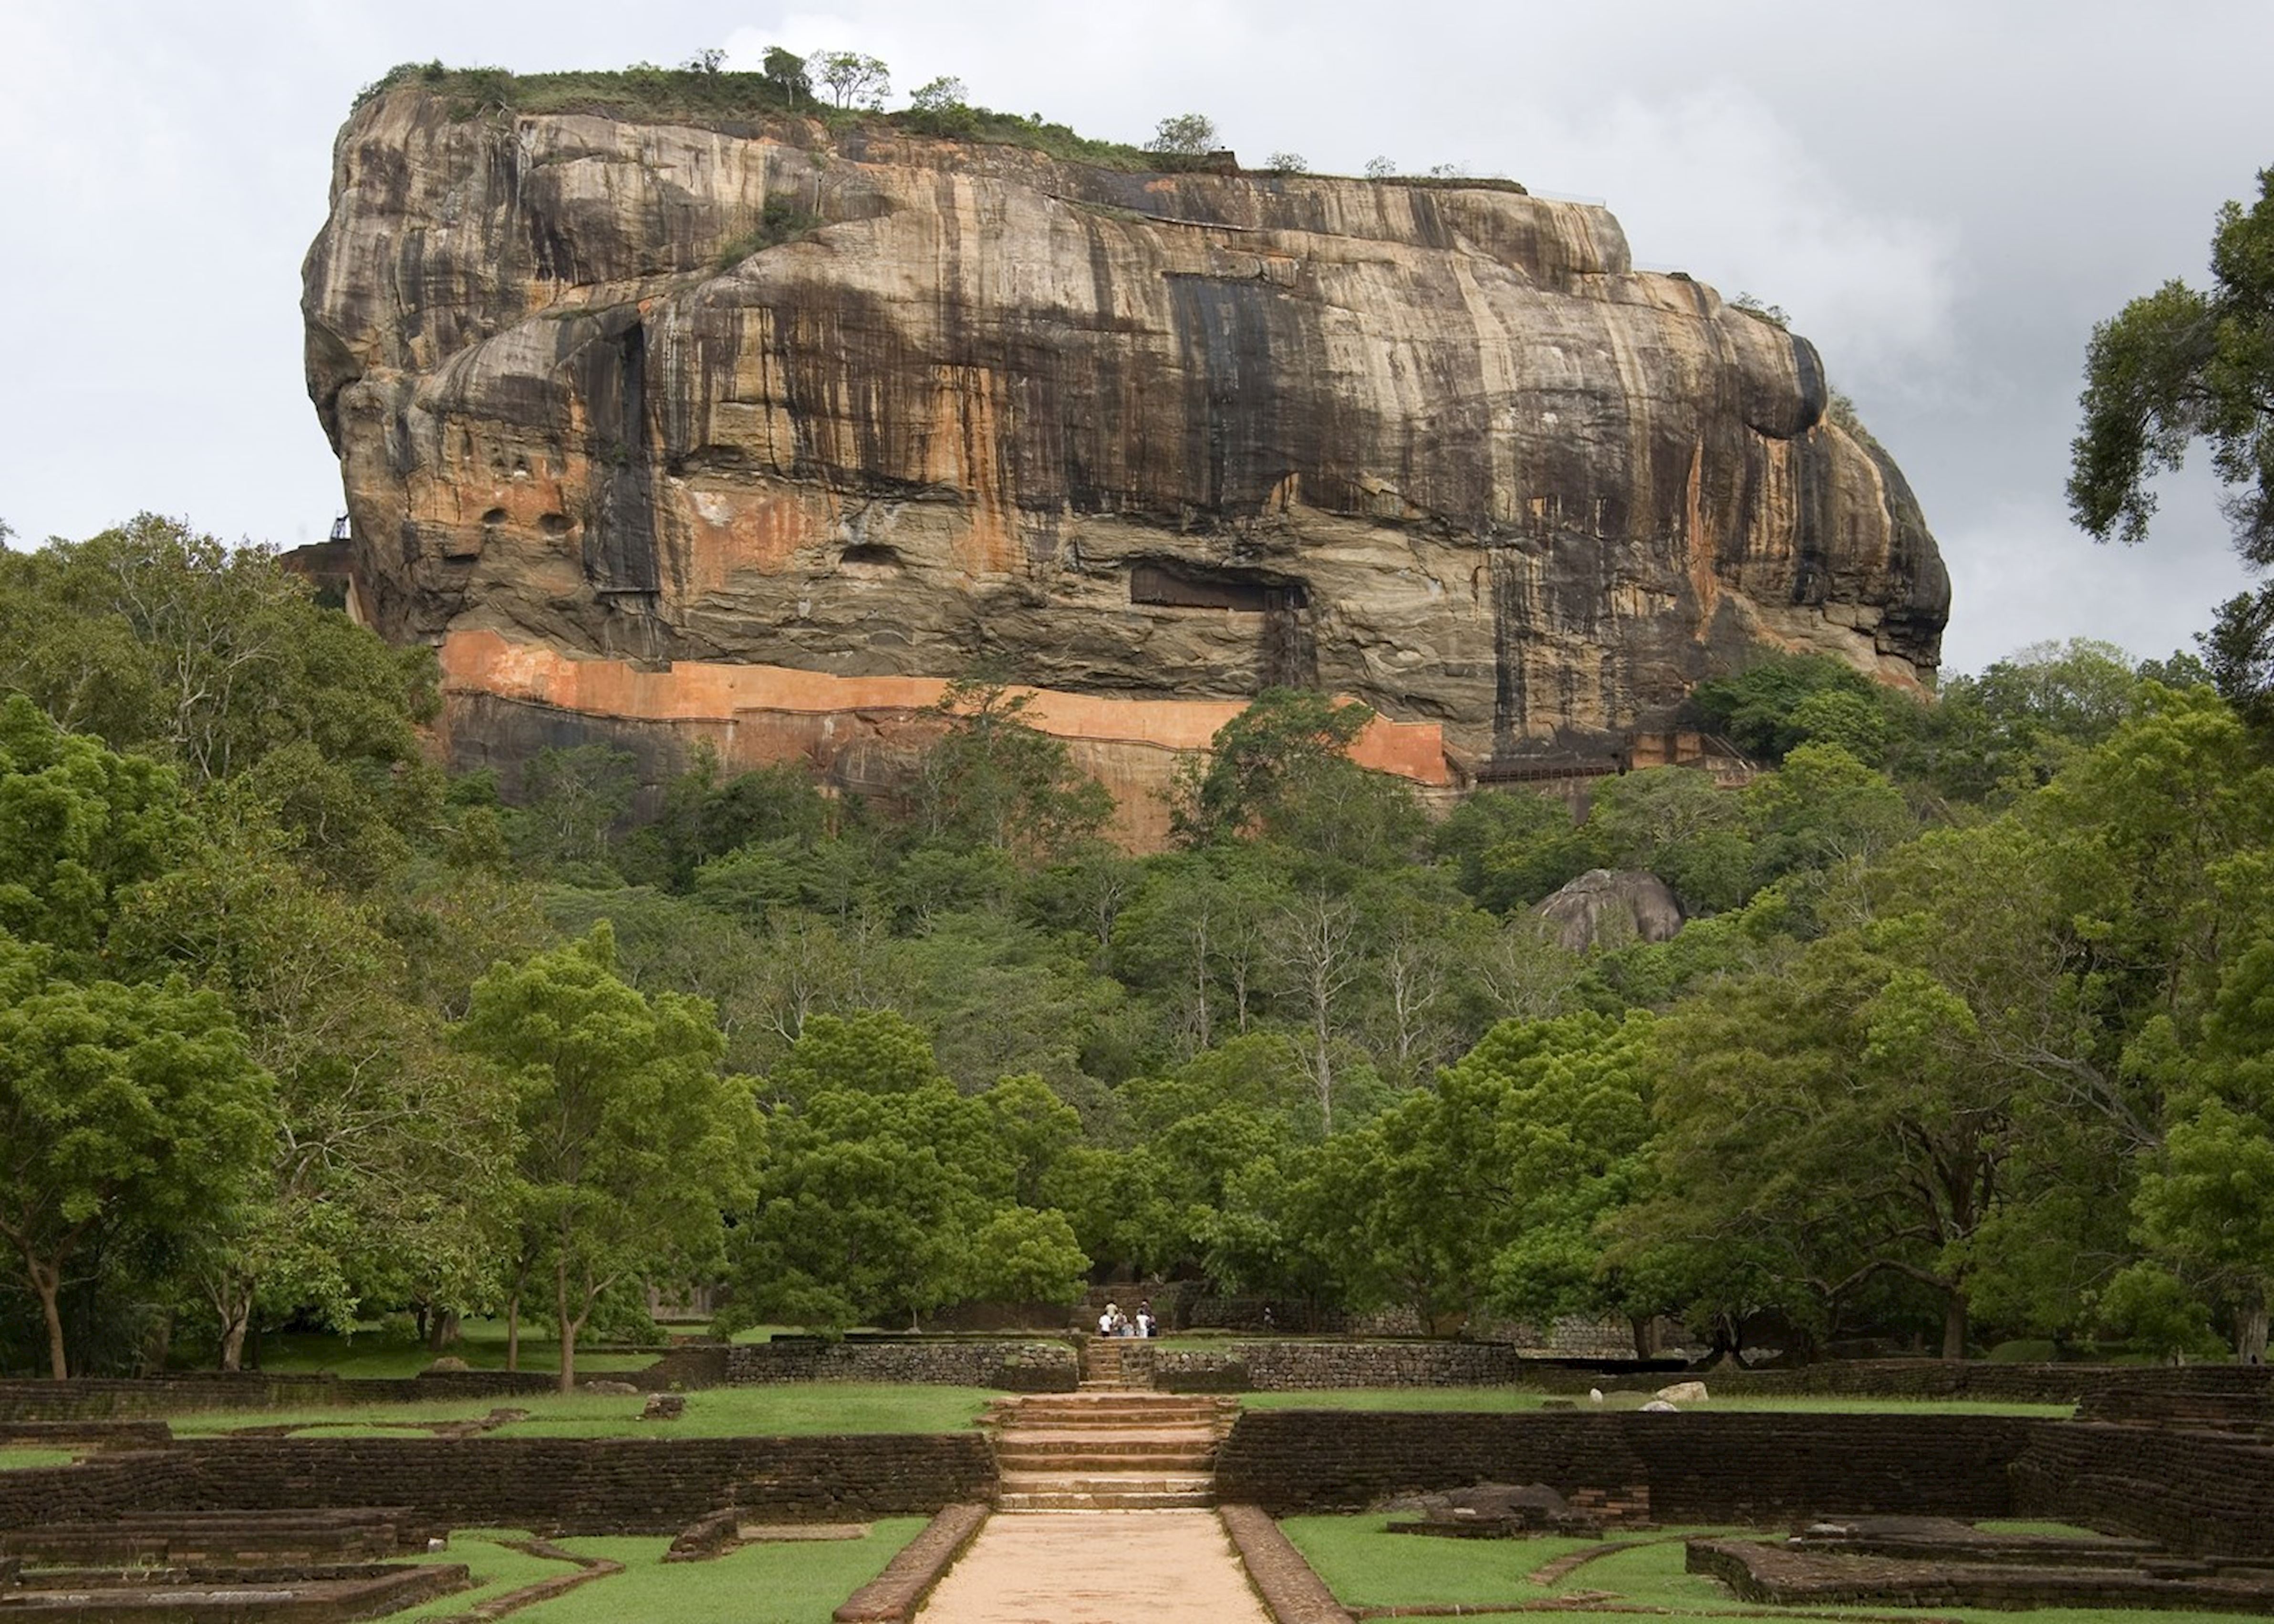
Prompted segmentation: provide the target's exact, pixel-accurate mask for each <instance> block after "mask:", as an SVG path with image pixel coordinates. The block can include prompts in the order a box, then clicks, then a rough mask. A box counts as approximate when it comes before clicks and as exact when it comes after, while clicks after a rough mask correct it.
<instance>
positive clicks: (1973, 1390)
mask: <svg viewBox="0 0 2274 1624" xmlns="http://www.w3.org/2000/svg"><path fill="white" fill-rule="evenodd" d="M1693 1373H1694V1375H1695V1377H1696V1379H1697V1380H1701V1381H1703V1382H1704V1383H1705V1384H1706V1387H1708V1388H1709V1389H1710V1390H1712V1391H1713V1392H1715V1393H1724V1394H1728V1395H1730V1396H1732V1397H1735V1396H1737V1395H1744V1396H1747V1397H1761V1398H1772V1397H1777V1396H1781V1395H1791V1396H1824V1397H1852V1398H1975V1399H1988V1400H1993V1401H1997V1402H2009V1403H2034V1404H2074V1403H2078V1402H2082V1401H2085V1400H2087V1399H2088V1398H2089V1397H2090V1395H2094V1394H2097V1393H2099V1392H2101V1391H2103V1390H2105V1389H2107V1388H2111V1387H2125V1388H2127V1389H2142V1390H2149V1391H2162V1390H2167V1389H2168V1390H2174V1391H2183V1390H2187V1388H2188V1387H2190V1386H2191V1385H2192V1384H2201V1385H2202V1387H2204V1388H2205V1389H2206V1390H2220V1389H2222V1388H2223V1387H2225V1386H2231V1385H2236V1384H2240V1385H2241V1386H2248V1385H2249V1384H2252V1383H2256V1384H2258V1385H2260V1386H2262V1387H2263V1383H2264V1381H2265V1378H2266V1372H2263V1371H2260V1372H2252V1371H2251V1370H2249V1369H2248V1367H2245V1366H2242V1365H2187V1366H2183V1367H2172V1366H2162V1367H2157V1366H2151V1365H1993V1364H1991V1363H1989V1362H1988V1361H1986V1360H1981V1359H1971V1360H1967V1359H1832V1360H1826V1362H1824V1363H1823V1364H1820V1365H1801V1366H1799V1367H1798V1368H1796V1369H1794V1370H1755V1371H1742V1370H1705V1371H1698V1372H1693ZM1689 1379H1690V1377H1689V1376H1688V1375H1684V1374H1679V1373H1675V1374H1669V1373H1666V1372H1656V1371H1653V1372H1624V1371H1620V1370H1616V1369H1608V1370H1607V1369H1600V1368H1595V1369H1591V1368H1585V1367H1577V1366H1571V1365H1545V1364H1539V1363H1532V1364H1528V1365H1526V1366H1525V1373H1524V1377H1523V1381H1524V1385H1525V1386H1526V1387H1536V1388H1539V1389H1540V1390H1542V1391H1545V1392H1549V1393H1573V1394H1577V1393H1584V1392H1585V1391H1586V1390H1587V1389H1588V1388H1589V1387H1601V1388H1603V1389H1604V1390H1605V1391H1607V1392H1608V1391H1610V1390H1612V1389H1614V1388H1628V1389H1632V1390H1637V1391H1655V1390H1656V1389H1657V1388H1660V1387H1664V1386H1666V1385H1667V1384H1668V1382H1672V1381H1682V1380H1689Z"/></svg>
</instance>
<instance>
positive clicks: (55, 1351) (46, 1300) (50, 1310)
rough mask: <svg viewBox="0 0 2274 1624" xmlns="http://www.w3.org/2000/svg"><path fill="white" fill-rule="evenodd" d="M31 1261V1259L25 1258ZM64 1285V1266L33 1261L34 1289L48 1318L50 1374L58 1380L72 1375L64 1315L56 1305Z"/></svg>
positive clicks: (41, 1309)
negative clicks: (57, 1294) (67, 1352)
mask: <svg viewBox="0 0 2274 1624" xmlns="http://www.w3.org/2000/svg"><path fill="white" fill-rule="evenodd" d="M25 1260H26V1262H31V1261H32V1260H31V1259H28V1258H27V1259H25ZM62 1285H63V1266H62V1265H60V1264H57V1265H56V1267H52V1268H49V1267H42V1266H41V1265H40V1264H38V1263H35V1262H33V1263H32V1289H34V1290H35V1291H37V1292H38V1293H39V1294H40V1312H41V1313H42V1314H45V1315H46V1316H47V1320H48V1374H49V1376H50V1377H52V1378H53V1379H55V1380H57V1381H62V1380H66V1379H67V1378H68V1377H69V1376H70V1375H71V1365H70V1364H69V1362H68V1361H67V1360H66V1359H65V1358H64V1317H63V1312H62V1311H61V1310H60V1309H59V1308H57V1307H56V1293H57V1292H58V1291H59V1290H60V1289H62Z"/></svg>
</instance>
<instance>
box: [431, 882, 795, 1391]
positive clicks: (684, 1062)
mask: <svg viewBox="0 0 2274 1624" xmlns="http://www.w3.org/2000/svg"><path fill="white" fill-rule="evenodd" d="M455 1035H456V1041H457V1042H458V1043H459V1044H460V1045H461V1047H463V1049H464V1050H465V1051H466V1052H467V1053H469V1054H471V1055H473V1056H476V1057H478V1058H479V1059H481V1060H484V1061H486V1062H488V1063H489V1064H492V1065H493V1066H495V1067H496V1068H497V1069H498V1070H499V1071H500V1072H501V1074H502V1075H503V1076H504V1077H506V1078H507V1079H508V1080H509V1081H510V1083H511V1085H512V1087H513V1091H514V1095H515V1100H516V1119H517V1122H516V1167H515V1171H514V1175H513V1181H512V1193H513V1198H514V1207H515V1211H516V1218H517V1221H518V1229H519V1232H520V1236H521V1244H520V1248H519V1251H520V1255H519V1257H518V1258H517V1259H516V1263H515V1270H516V1279H515V1280H514V1281H513V1282H511V1283H510V1292H511V1295H512V1297H513V1300H514V1304H515V1306H516V1309H517V1307H518V1303H519V1297H520V1294H521V1292H522V1290H523V1289H524V1286H525V1283H526V1282H527V1280H528V1279H529V1277H530V1276H531V1274H532V1273H537V1272H540V1271H541V1272H543V1273H549V1274H550V1275H551V1276H552V1286H553V1291H552V1300H553V1309H554V1313H555V1320H556V1324H557V1326H558V1327H559V1330H560V1334H561V1391H562V1392H564V1393H565V1392H568V1391H569V1390H570V1389H571V1388H573V1387H575V1385H576V1369H575V1365H576V1335H577V1333H578V1332H579V1331H580V1330H581V1329H582V1328H583V1327H584V1322H585V1321H586V1320H587V1319H590V1318H591V1312H592V1310H593V1308H594V1306H595V1305H596V1304H598V1303H599V1299H600V1297H601V1296H602V1294H604V1293H605V1292H606V1291H608V1290H609V1289H612V1288H613V1287H614V1286H616V1285H617V1284H619V1283H620V1282H626V1281H629V1280H633V1279H636V1278H639V1277H641V1276H642V1275H644V1274H659V1275H664V1276H666V1277H673V1278H677V1277H684V1276H685V1275H686V1274H689V1273H690V1272H692V1271H694V1270H696V1269H698V1268H703V1267H707V1266H709V1265H710V1264H711V1263H712V1260H713V1259H714V1257H715V1254H716V1252H717V1250H718V1246H719V1237H720V1214H722V1212H723V1211H724V1210H725V1209H726V1208H727V1207H730V1206H733V1205H735V1204H736V1203H737V1202H738V1200H739V1199H741V1198H742V1192H744V1190H745V1189H746V1188H747V1185H746V1184H745V1179H746V1176H747V1175H746V1166H747V1162H748V1158H749V1150H750V1146H751V1142H752V1136H753V1134H754V1133H755V1132H756V1124H757V1118H756V1112H755V1108H754V1105H753V1101H752V1099H751V1094H750V1090H749V1085H748V1084H747V1082H745V1081H743V1080H742V1079H730V1078H727V1077H724V1076H722V1075H720V1073H719V1055H720V1052H721V1049H722V1048H723V1041H722V1040H721V1038H720V1035H719V1028H718V1026H717V1024H716V1022H715V1021H714V1020H713V1019H712V1011H711V1006H710V1005H709V1004H706V1003H704V1001H703V1000H702V999H699V998H691V997H687V996H683V995H681V994H676V993H667V992H666V993H660V994H659V995H657V996H655V997H654V998H652V999H650V998H646V997H644V996H641V995H640V994H639V993H638V992H636V990H634V989H632V988H630V987H628V986H626V985H625V984H624V982H623V981H621V979H620V978H619V977H618V976H617V974H616V971H615V941H614V935H613V934H612V933H611V931H610V930H609V929H608V927H607V926H606V924H605V923H604V924H600V925H596V926H594V927H593V929H592V930H591V934H590V935H588V936H585V937H584V939H583V940H582V941H580V942H576V943H572V944H569V945H568V946H567V947H563V948H561V949H558V950H556V951H553V952H549V953H540V954H538V956H537V957H536V958H534V959H531V960H530V961H529V962H528V963H526V964H523V965H520V966H508V965H501V966H498V967H497V968H495V969H493V970H492V971H491V972H490V973H489V974H487V975H486V976H484V977H483V978H482V979H481V980H480V981H478V983H476V985H475V988H474V993H473V1001H472V1004H471V1008H470V1009H469V1010H468V1011H467V1012H466V1018H465V1019H464V1020H463V1021H461V1022H460V1023H459V1024H458V1026H457V1028H456V1034H455Z"/></svg>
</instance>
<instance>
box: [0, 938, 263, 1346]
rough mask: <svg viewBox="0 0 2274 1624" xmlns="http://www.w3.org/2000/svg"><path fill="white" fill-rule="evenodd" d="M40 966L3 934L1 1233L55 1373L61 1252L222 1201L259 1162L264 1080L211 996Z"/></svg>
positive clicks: (166, 1225)
mask: <svg viewBox="0 0 2274 1624" xmlns="http://www.w3.org/2000/svg"><path fill="white" fill-rule="evenodd" d="M272 1086H273V1085H272V1082H271V1079H270V1078H269V1076H268V1074H267V1072H265V1071H261V1070H260V1067H259V1066H257V1065H255V1064H253V1063H252V1058H251V1057H250V1056H248V1055H247V1054H246V1053H245V1041H244V1039H243V1037H242V1036H241V1035H240V1034H238V1032H237V1027H236V1026H235V1025H234V1024H233V1023H232V1022H231V1021H230V1018H229V1011H228V1010H227V1009H226V1008H225V1007H224V1006H223V1005H222V1001H221V1000H220V998H218V997H217V996H215V995H213V994H212V993H207V992H196V991H192V989H190V988H189V987H188V986H187V985H185V984H184V983H183V982H182V981H178V980H177V981H169V982H167V983H166V984H164V985H162V986H148V985H126V984H124V983H121V982H117V981H91V982H87V983H85V984H80V983H78V982H73V981H58V980H56V979H54V978H53V977H52V976H51V975H50V974H49V955H47V954H46V953H45V952H43V951H41V950H39V949H37V948H34V947H29V946H26V945H25V944H22V943H19V942H18V941H16V940H15V939H13V938H12V937H10V936H7V935H6V933H5V932H0V1126H4V1130H5V1131H4V1132H0V1241H5V1242H6V1243H7V1245H8V1248H9V1250H10V1251H11V1252H14V1253H15V1255H16V1257H17V1259H19V1261H20V1263H21V1264H22V1266H23V1269H24V1274H25V1278H26V1281H27V1282H29V1284H30V1285H31V1288H32V1290H33V1292H34V1295H35V1296H37V1297H38V1298H39V1301H40V1309H41V1313H42V1315H43V1316H44V1317H45V1319H46V1322H47V1332H48V1368H49V1374H51V1375H52V1376H54V1377H55V1379H56V1380H58V1381H60V1380H63V1379H64V1377H65V1376H67V1375H69V1374H70V1373H71V1372H70V1366H69V1363H68V1360H67V1359H66V1357H65V1354H64V1327H63V1315H62V1312H61V1308H60V1305H59V1303H58V1297H59V1295H60V1293H61V1291H62V1289H63V1286H64V1282H65V1280H66V1279H67V1278H68V1277H69V1270H70V1269H71V1267H72V1265H73V1263H74V1262H76V1261H77V1259H78V1258H79V1255H80V1253H81V1252H83V1251H86V1250H90V1249H91V1248H92V1246H93V1244H94V1242H95V1241H96V1240H97V1239H99V1238H101V1237H103V1236H105V1235H106V1234H111V1235H117V1234H124V1233H139V1234H140V1235H144V1236H147V1237H161V1238H162V1237H171V1236H175V1235H178V1234H180V1233H181V1232H183V1231H184V1230H185V1229H187V1228H188V1227H189V1226H190V1225H191V1224H192V1222H194V1221H196V1220H198V1219H200V1218H201V1217H209V1216H210V1214H214V1213H215V1212H216V1211H226V1210H228V1209H230V1207H233V1206H234V1204H235V1203H236V1201H237V1198H238V1197H239V1195H240V1194H241V1192H242V1190H243V1186H244V1184H245V1178H246V1176H247V1175H248V1174H249V1173H250V1172H251V1171H252V1169H255V1168H257V1167H258V1166H259V1165H260V1160H261V1155H262V1152H263V1149H264V1145H265V1141H266V1139H267V1136H268V1134H269V1132H270V1115H269V1113H270V1109H271V1090H272Z"/></svg>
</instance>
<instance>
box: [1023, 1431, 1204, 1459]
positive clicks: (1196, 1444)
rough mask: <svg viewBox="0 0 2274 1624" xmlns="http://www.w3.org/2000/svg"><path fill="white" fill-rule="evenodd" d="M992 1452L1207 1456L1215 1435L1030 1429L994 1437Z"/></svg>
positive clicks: (1040, 1456) (1034, 1455) (1047, 1455)
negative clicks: (1135, 1434)
mask: <svg viewBox="0 0 2274 1624" xmlns="http://www.w3.org/2000/svg"><path fill="white" fill-rule="evenodd" d="M995 1453H996V1454H997V1455H1000V1456H1004V1457H1005V1458H1007V1457H1009V1456H1012V1455H1017V1456H1018V1457H1020V1459H1021V1460H1024V1459H1028V1458H1034V1459H1048V1458H1050V1457H1051V1456H1053V1455H1127V1456H1130V1457H1133V1458H1142V1459H1147V1460H1151V1459H1156V1458H1157V1457H1159V1456H1162V1455H1195V1456H1198V1457H1199V1458H1200V1459H1201V1460H1207V1459H1208V1458H1209V1457H1210V1456H1211V1455H1215V1453H1216V1439H1215V1438H1214V1436H1213V1435H1211V1434H1209V1433H1207V1432H1203V1433H1201V1434H1200V1436H1198V1437H1193V1435H1191V1434H1190V1433H1185V1434H1180V1435H1174V1436H1171V1437H1167V1438H1141V1437H1140V1438H1133V1437H1130V1436H1128V1435H1127V1434H1126V1433H1120V1432H1103V1431H1100V1432H1098V1433H1097V1434H1096V1436H1095V1437H1089V1438H1085V1437H1082V1436H1081V1435H1080V1434H1075V1435H1073V1436H1068V1435H1067V1434H1065V1433H1063V1432H1058V1433H1051V1434H1050V1435H1048V1436H1045V1437H1040V1438H1038V1437H1036V1436H1035V1434H1033V1433H1032V1432H1005V1434H1004V1435H1003V1436H1002V1437H1000V1438H998V1439H997V1440H995Z"/></svg>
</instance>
